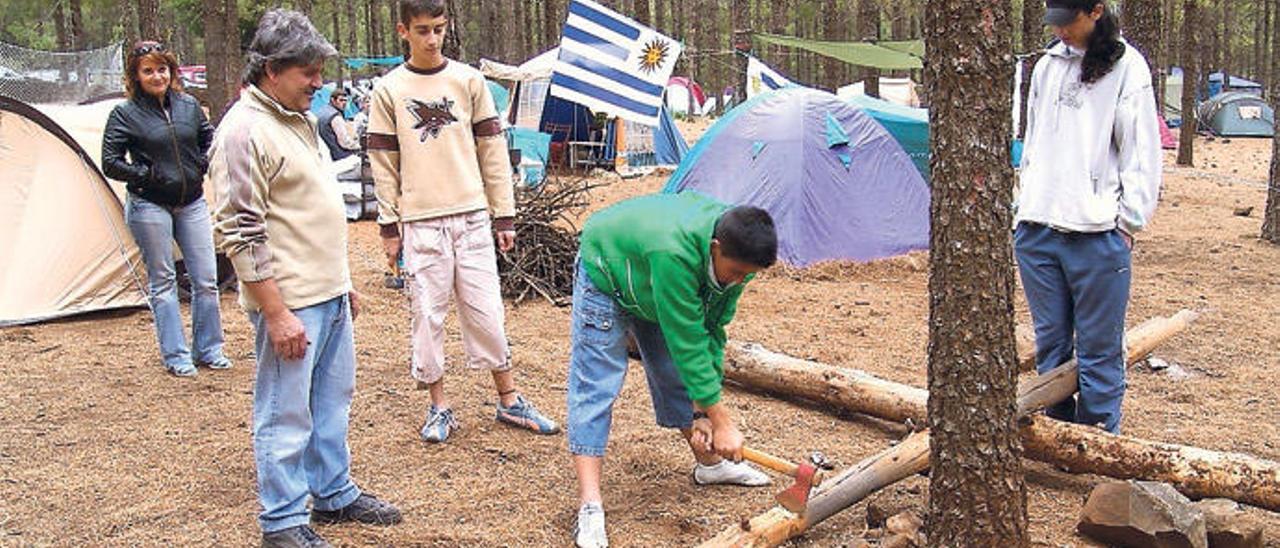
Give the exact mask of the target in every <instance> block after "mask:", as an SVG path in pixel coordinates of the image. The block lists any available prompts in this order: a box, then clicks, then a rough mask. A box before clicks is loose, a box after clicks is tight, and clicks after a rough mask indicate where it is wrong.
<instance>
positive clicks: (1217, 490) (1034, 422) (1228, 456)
mask: <svg viewBox="0 0 1280 548" xmlns="http://www.w3.org/2000/svg"><path fill="white" fill-rule="evenodd" d="M1022 420H1023V421H1025V424H1024V426H1022V429H1021V432H1022V447H1023V449H1024V450H1025V455H1026V457H1027V458H1030V459H1034V460H1038V461H1040V462H1047V463H1050V464H1056V465H1058V466H1061V467H1063V468H1066V469H1068V470H1070V471H1072V472H1078V473H1090V474H1099V475H1103V476H1108V477H1112V478H1116V479H1142V480H1147V481H1160V482H1165V483H1168V484H1170V485H1172V486H1174V488H1176V489H1177V490H1178V491H1179V492H1181V493H1182V494H1184V495H1186V496H1188V497H1190V498H1193V499H1200V498H1228V499H1231V500H1234V501H1236V502H1240V503H1244V504H1248V505H1252V506H1257V507H1259V508H1266V509H1267V510H1271V511H1273V512H1280V463H1277V462H1274V461H1269V460H1264V459H1259V458H1256V457H1251V456H1249V455H1243V454H1240V453H1223V452H1218V451H1210V450H1208V449H1200V448H1198V447H1189V446H1186V445H1176V444H1172V443H1158V442H1153V441H1147V440H1142V439H1138V438H1133V437H1129V436H1117V435H1114V434H1110V433H1107V432H1104V431H1102V430H1098V429H1096V428H1090V427H1082V426H1079V425H1075V424H1070V423H1065V422H1059V421H1055V420H1052V419H1049V418H1047V417H1044V416H1029V417H1025V418H1024V419H1022Z"/></svg>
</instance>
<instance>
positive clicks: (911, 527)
mask: <svg viewBox="0 0 1280 548" xmlns="http://www.w3.org/2000/svg"><path fill="white" fill-rule="evenodd" d="M923 525H924V520H922V519H920V517H919V516H917V515H916V514H915V512H901V513H898V514H895V515H894V516H893V517H890V518H889V519H887V520H885V522H884V529H885V531H888V532H889V533H891V534H896V535H903V536H905V537H909V538H915V536H916V533H918V532H920V527H922V526H923Z"/></svg>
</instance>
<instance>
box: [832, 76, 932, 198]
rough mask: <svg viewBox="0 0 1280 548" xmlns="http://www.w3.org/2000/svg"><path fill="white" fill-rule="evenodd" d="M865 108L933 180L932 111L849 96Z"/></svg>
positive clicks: (925, 177)
mask: <svg viewBox="0 0 1280 548" xmlns="http://www.w3.org/2000/svg"><path fill="white" fill-rule="evenodd" d="M845 100H846V101H848V102H849V104H851V105H853V106H855V107H858V108H859V109H862V111H863V112H866V113H867V114H869V115H871V117H872V118H873V119H875V121H877V122H879V123H880V125H881V126H883V127H884V129H885V130H886V131H888V132H889V135H892V136H893V138H894V140H896V141H898V145H899V146H901V147H902V150H903V152H906V153H907V156H909V157H910V158H911V163H912V164H913V165H915V166H916V170H918V171H919V172H920V176H921V177H924V180H926V181H928V180H929V111H928V110H927V109H923V108H912V107H904V106H902V105H898V104H894V103H890V102H888V101H885V100H883V99H876V98H875V97H871V96H868V95H855V96H853V97H850V98H848V99H845Z"/></svg>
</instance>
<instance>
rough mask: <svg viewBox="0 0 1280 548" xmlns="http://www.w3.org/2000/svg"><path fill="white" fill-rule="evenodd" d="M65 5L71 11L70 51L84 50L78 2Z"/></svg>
mask: <svg viewBox="0 0 1280 548" xmlns="http://www.w3.org/2000/svg"><path fill="white" fill-rule="evenodd" d="M67 5H68V7H70V11H71V49H77V50H78V49H84V46H85V38H84V15H83V11H82V10H81V9H80V0H71V1H70V2H68V3H67ZM128 45H133V44H128Z"/></svg>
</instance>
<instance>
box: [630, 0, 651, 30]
mask: <svg viewBox="0 0 1280 548" xmlns="http://www.w3.org/2000/svg"><path fill="white" fill-rule="evenodd" d="M633 18H634V19H635V20H636V22H637V23H640V24H641V25H644V26H646V27H652V26H654V25H653V12H652V10H651V9H650V7H649V0H636V8H635V17H633Z"/></svg>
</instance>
